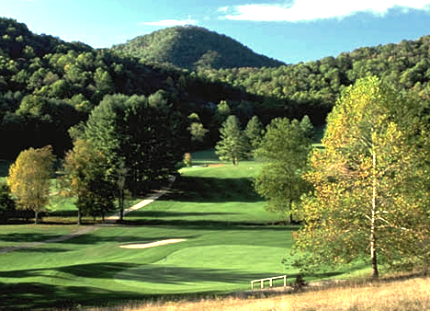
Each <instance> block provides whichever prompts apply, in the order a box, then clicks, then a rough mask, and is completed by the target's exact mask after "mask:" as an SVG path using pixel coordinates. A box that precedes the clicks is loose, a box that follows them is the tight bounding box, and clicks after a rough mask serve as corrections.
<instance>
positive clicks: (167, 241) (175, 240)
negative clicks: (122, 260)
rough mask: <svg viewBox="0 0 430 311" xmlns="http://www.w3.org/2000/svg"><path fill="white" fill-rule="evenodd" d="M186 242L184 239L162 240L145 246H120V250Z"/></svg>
mask: <svg viewBox="0 0 430 311" xmlns="http://www.w3.org/2000/svg"><path fill="white" fill-rule="evenodd" d="M183 241H186V240H185V239H169V240H162V241H157V242H152V243H146V244H128V245H121V246H120V247H121V248H150V247H155V246H161V245H166V244H173V243H179V242H183Z"/></svg>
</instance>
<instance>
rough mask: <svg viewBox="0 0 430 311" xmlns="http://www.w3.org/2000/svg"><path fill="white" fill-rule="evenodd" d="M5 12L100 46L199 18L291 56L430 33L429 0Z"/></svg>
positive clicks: (20, 5)
mask: <svg viewBox="0 0 430 311" xmlns="http://www.w3.org/2000/svg"><path fill="white" fill-rule="evenodd" d="M0 16H2V17H10V18H14V19H16V20H18V21H19V22H23V23H25V24H27V26H28V28H29V29H30V30H31V31H33V32H35V33H37V34H42V33H44V34H49V35H53V36H56V37H59V38H61V39H63V40H66V41H81V42H84V43H86V44H89V45H91V46H92V47H94V48H105V47H111V46H112V45H114V44H119V43H125V42H126V41H127V40H131V39H133V38H135V37H137V36H141V35H145V34H149V33H151V32H153V31H156V30H159V29H162V28H165V27H171V26H178V25H196V26H200V27H204V28H207V29H209V30H211V31H216V32H218V33H220V34H224V35H227V36H229V37H231V38H233V39H235V40H237V41H239V42H241V43H242V44H244V45H246V46H247V47H249V48H251V49H252V50H253V51H255V52H256V53H258V54H264V55H266V56H269V57H272V58H275V59H278V60H281V61H283V62H285V63H288V64H292V63H293V64H294V63H298V62H307V61H314V60H318V59H321V58H323V57H327V56H334V57H336V56H337V55H339V54H340V53H342V52H350V51H352V50H354V49H356V48H359V47H364V46H376V45H379V44H387V43H398V42H400V41H402V40H416V39H418V38H420V37H421V36H423V35H430V0H358V1H357V0H288V1H278V0H272V1H269V0H215V1H210V0H206V1H204V0H156V1H150V0H0Z"/></svg>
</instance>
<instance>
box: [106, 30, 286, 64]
mask: <svg viewBox="0 0 430 311" xmlns="http://www.w3.org/2000/svg"><path fill="white" fill-rule="evenodd" d="M112 49H113V50H114V51H118V52H121V53H124V54H126V55H131V56H135V57H139V58H141V59H143V60H144V61H150V62H156V63H167V64H170V65H174V66H177V67H179V68H186V69H189V70H196V69H200V68H214V69H220V68H236V67H258V68H261V67H279V66H282V65H284V63H282V62H280V61H277V60H274V59H271V58H269V57H267V56H264V55H258V54H256V53H254V52H253V51H252V50H251V49H249V48H247V47H246V46H244V45H243V44H241V43H239V42H237V41H236V40H234V39H232V38H230V37H227V36H225V35H220V34H218V33H216V32H213V31H209V30H207V29H205V28H202V27H196V26H178V27H171V28H165V29H162V30H159V31H155V32H153V33H151V34H149V35H145V36H140V37H137V38H134V39H133V40H130V41H128V42H127V43H125V44H119V45H116V46H114V47H113V48H112Z"/></svg>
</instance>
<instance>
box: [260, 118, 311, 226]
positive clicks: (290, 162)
mask: <svg viewBox="0 0 430 311" xmlns="http://www.w3.org/2000/svg"><path fill="white" fill-rule="evenodd" d="M310 150H311V142H310V140H309V138H308V137H307V136H306V134H305V132H304V131H303V129H302V127H301V125H300V123H299V122H298V121H297V120H293V121H291V122H290V121H289V120H288V119H286V118H284V119H280V118H277V119H274V120H272V122H271V123H270V125H268V126H267V131H266V134H265V135H264V137H263V140H262V142H261V144H260V147H259V148H258V149H257V150H256V152H255V154H256V157H258V158H262V159H264V160H265V161H267V163H266V164H265V165H264V166H263V169H262V171H261V173H260V175H258V176H257V178H256V180H255V190H256V191H257V192H258V193H259V194H260V195H262V196H263V197H264V198H266V200H267V206H266V208H267V210H268V211H271V212H275V213H280V214H281V215H283V216H284V217H286V216H287V215H289V216H290V222H291V221H292V215H293V211H294V209H296V210H297V207H298V206H299V205H300V198H301V196H302V194H304V193H306V192H308V191H309V190H310V189H311V187H310V184H309V183H308V182H306V181H305V180H303V178H302V176H301V175H302V173H303V172H304V170H305V168H306V162H307V157H308V153H309V151H310ZM293 203H294V205H295V207H296V208H294V206H293Z"/></svg>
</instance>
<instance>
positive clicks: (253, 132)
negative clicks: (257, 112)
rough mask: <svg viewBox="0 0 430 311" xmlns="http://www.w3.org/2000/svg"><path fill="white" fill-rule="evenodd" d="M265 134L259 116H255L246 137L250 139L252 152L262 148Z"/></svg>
mask: <svg viewBox="0 0 430 311" xmlns="http://www.w3.org/2000/svg"><path fill="white" fill-rule="evenodd" d="M264 133H265V132H264V129H263V124H262V123H261V122H260V120H259V119H258V117H257V116H253V117H252V119H251V120H249V122H248V124H247V125H246V129H245V135H246V137H247V138H248V141H249V144H250V145H251V148H252V150H255V149H257V148H258V147H260V144H261V140H262V139H263V135H264Z"/></svg>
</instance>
